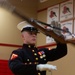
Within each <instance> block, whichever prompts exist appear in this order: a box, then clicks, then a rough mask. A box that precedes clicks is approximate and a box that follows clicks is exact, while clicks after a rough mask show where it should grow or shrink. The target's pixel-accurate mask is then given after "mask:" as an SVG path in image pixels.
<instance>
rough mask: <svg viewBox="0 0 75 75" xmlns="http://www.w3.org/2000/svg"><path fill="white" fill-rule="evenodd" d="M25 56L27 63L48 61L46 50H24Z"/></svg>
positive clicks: (24, 59)
mask: <svg viewBox="0 0 75 75" xmlns="http://www.w3.org/2000/svg"><path fill="white" fill-rule="evenodd" d="M23 57H24V58H23V61H24V63H26V64H32V63H35V64H38V63H43V64H44V63H46V54H45V52H44V51H38V50H35V49H32V50H26V51H24V54H23Z"/></svg>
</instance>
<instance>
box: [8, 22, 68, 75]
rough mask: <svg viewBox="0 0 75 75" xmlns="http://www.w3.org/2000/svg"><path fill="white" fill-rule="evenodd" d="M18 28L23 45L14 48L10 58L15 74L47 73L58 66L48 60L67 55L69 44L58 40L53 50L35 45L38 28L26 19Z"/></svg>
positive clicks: (35, 74) (36, 74) (41, 74)
mask: <svg viewBox="0 0 75 75" xmlns="http://www.w3.org/2000/svg"><path fill="white" fill-rule="evenodd" d="M17 28H18V29H19V30H20V31H21V34H22V38H23V46H22V48H19V49H17V50H13V52H12V53H11V55H10V58H9V68H10V69H11V71H12V72H13V73H14V75H46V71H47V70H48V71H50V70H56V69H57V67H56V66H54V65H51V64H48V63H47V62H48V61H54V60H57V59H60V58H62V57H63V56H65V55H66V54H67V45H66V44H62V43H60V42H57V47H56V48H53V49H52V50H48V48H41V49H38V48H37V47H36V46H35V43H36V39H37V33H38V30H37V28H35V27H33V26H32V25H30V24H28V23H27V22H26V21H23V22H20V23H19V24H18V25H17ZM41 39H42V38H41Z"/></svg>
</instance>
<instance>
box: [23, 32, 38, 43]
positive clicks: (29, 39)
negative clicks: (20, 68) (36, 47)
mask: <svg viewBox="0 0 75 75" xmlns="http://www.w3.org/2000/svg"><path fill="white" fill-rule="evenodd" d="M22 38H23V40H24V43H25V44H35V43H36V39H37V33H35V32H28V31H24V32H23V33H22Z"/></svg>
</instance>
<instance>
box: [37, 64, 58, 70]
mask: <svg viewBox="0 0 75 75" xmlns="http://www.w3.org/2000/svg"><path fill="white" fill-rule="evenodd" d="M36 68H37V70H40V71H46V70H48V71H50V70H57V68H56V66H53V65H50V64H39V65H37V67H36Z"/></svg>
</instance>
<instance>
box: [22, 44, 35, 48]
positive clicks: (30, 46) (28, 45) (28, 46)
mask: <svg viewBox="0 0 75 75" xmlns="http://www.w3.org/2000/svg"><path fill="white" fill-rule="evenodd" d="M25 47H26V48H36V47H35V45H31V44H23V48H25Z"/></svg>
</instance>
